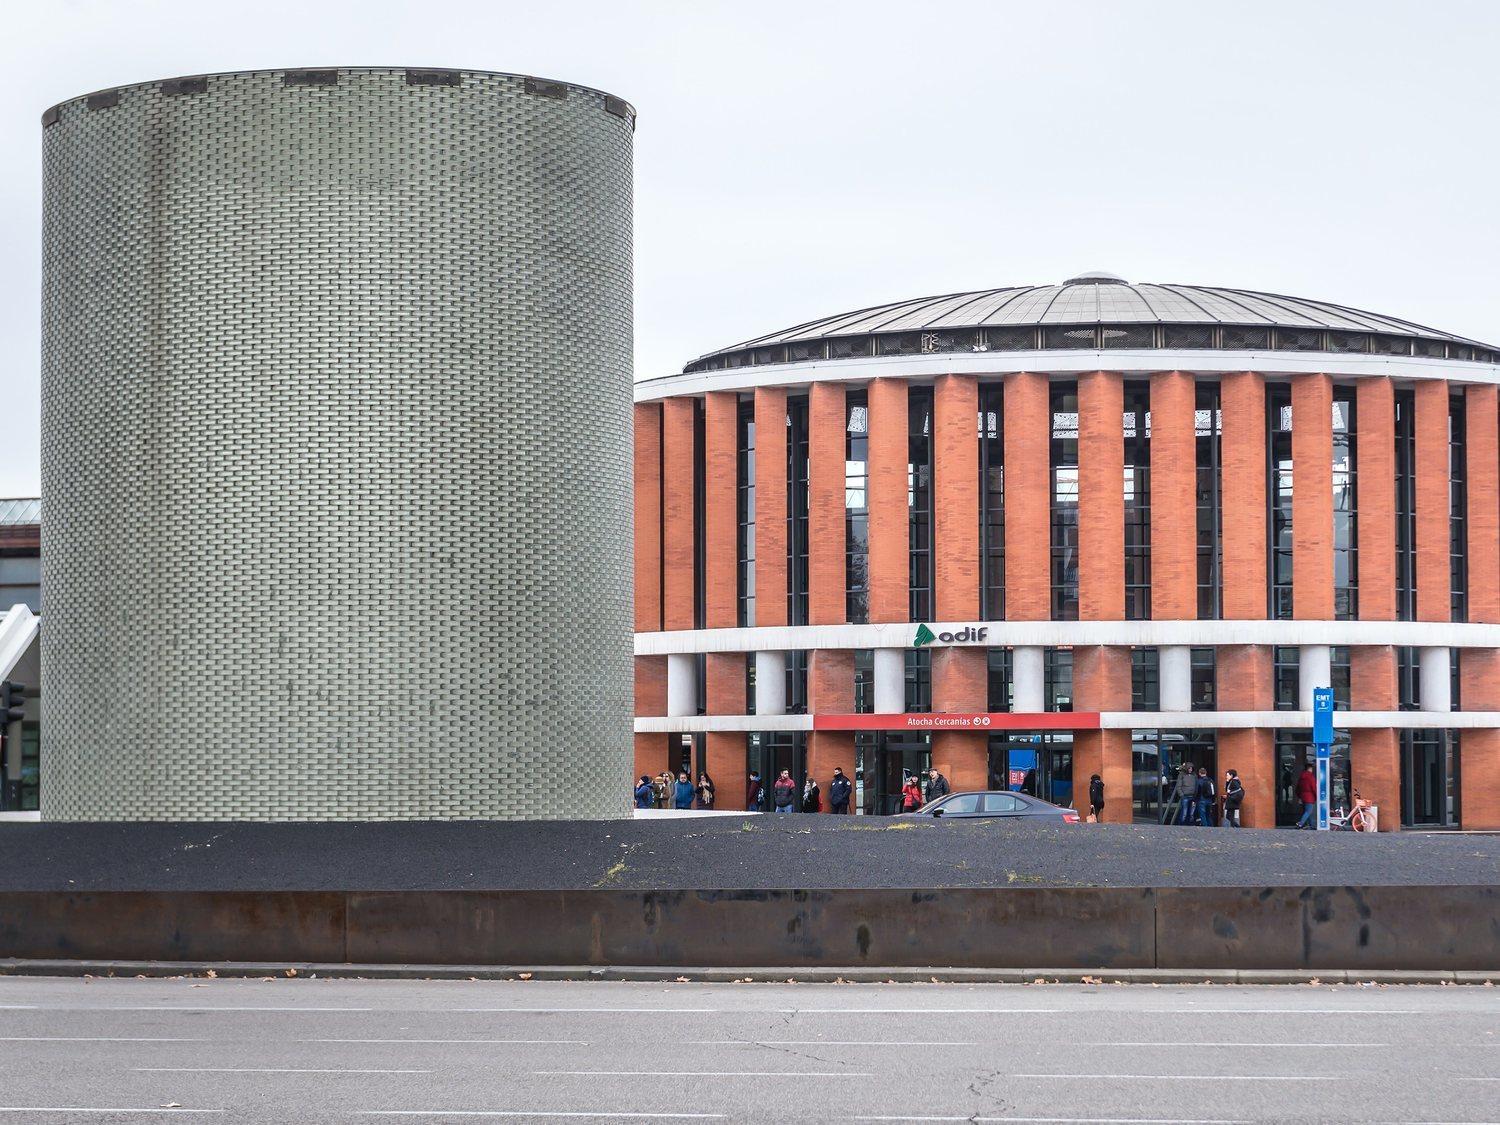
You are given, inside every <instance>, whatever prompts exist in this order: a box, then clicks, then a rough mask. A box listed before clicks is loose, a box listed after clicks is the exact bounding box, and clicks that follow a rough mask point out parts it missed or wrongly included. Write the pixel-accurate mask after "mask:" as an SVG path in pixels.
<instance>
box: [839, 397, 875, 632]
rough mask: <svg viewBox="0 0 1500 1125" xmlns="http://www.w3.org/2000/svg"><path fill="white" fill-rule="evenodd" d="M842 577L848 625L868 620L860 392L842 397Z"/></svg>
mask: <svg viewBox="0 0 1500 1125" xmlns="http://www.w3.org/2000/svg"><path fill="white" fill-rule="evenodd" d="M845 403H846V404H847V405H846V410H847V412H848V414H847V424H846V425H845V443H844V580H845V586H846V590H847V593H846V597H845V608H846V612H847V614H848V618H849V621H850V623H851V624H854V625H863V624H865V623H866V622H868V621H869V620H870V492H869V485H870V411H869V409H868V407H867V406H866V400H865V395H864V392H862V391H861V392H859V393H852V394H850V395H849V396H848V397H847V398H846V399H845Z"/></svg>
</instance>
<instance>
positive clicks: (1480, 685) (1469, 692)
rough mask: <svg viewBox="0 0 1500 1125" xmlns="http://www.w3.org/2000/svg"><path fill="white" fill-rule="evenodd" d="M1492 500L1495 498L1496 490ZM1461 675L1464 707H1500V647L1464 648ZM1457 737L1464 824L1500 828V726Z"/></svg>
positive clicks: (1492, 708) (1477, 708)
mask: <svg viewBox="0 0 1500 1125" xmlns="http://www.w3.org/2000/svg"><path fill="white" fill-rule="evenodd" d="M1472 463H1473V461H1472V459H1471V460H1470V464H1472ZM1470 487H1471V488H1472V487H1473V486H1472V485H1471V486H1470ZM1490 502H1491V503H1494V502H1495V500H1494V497H1493V494H1492V495H1491V500H1490ZM1471 574H1472V572H1471ZM1472 588H1473V587H1472V585H1471V586H1470V589H1472ZM1458 676H1459V688H1458V691H1459V698H1460V699H1461V700H1462V702H1463V708H1464V710H1465V711H1500V651H1497V650H1495V649H1492V648H1485V649H1477V648H1466V649H1464V650H1463V652H1462V653H1461V654H1460V655H1459V658H1458ZM1458 737H1459V740H1460V741H1459V746H1460V748H1461V752H1462V754H1463V770H1464V776H1463V805H1462V808H1461V810H1460V814H1461V816H1462V819H1463V827H1465V828H1468V829H1479V828H1483V829H1489V830H1494V829H1500V730H1497V729H1495V728H1494V727H1485V728H1477V729H1474V730H1465V731H1460V732H1459V736H1458ZM1382 819H1384V818H1382Z"/></svg>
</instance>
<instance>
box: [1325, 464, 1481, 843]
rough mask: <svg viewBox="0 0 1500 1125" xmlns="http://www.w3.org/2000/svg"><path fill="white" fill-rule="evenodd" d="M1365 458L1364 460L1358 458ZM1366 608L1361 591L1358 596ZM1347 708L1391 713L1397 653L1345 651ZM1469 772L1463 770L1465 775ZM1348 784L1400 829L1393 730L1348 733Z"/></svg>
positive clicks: (1385, 825)
mask: <svg viewBox="0 0 1500 1125" xmlns="http://www.w3.org/2000/svg"><path fill="white" fill-rule="evenodd" d="M1361 457H1363V454H1361ZM1360 608H1361V610H1363V608H1364V590H1363V589H1361V590H1360ZM1349 692H1350V703H1351V705H1352V707H1353V709H1354V710H1355V711H1394V710H1396V709H1397V706H1398V703H1399V700H1400V696H1399V694H1398V690H1397V686H1396V650H1395V649H1394V648H1392V647H1391V646H1390V645H1355V646H1353V647H1352V648H1350V649H1349ZM1465 772H1467V770H1466V771H1465ZM1349 774H1350V778H1349V780H1350V784H1351V785H1352V786H1353V788H1354V789H1355V790H1356V791H1357V792H1358V793H1359V795H1360V796H1361V797H1363V798H1364V799H1365V800H1367V801H1373V802H1374V803H1375V804H1377V805H1379V806H1380V830H1381V831H1382V832H1396V831H1398V830H1399V829H1400V828H1401V758H1400V739H1399V736H1398V734H1397V732H1396V730H1395V729H1393V728H1391V727H1378V728H1368V727H1356V728H1355V729H1354V730H1352V731H1350V732H1349Z"/></svg>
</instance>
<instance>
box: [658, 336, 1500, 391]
mask: <svg viewBox="0 0 1500 1125" xmlns="http://www.w3.org/2000/svg"><path fill="white" fill-rule="evenodd" d="M1022 371H1027V372H1032V373H1034V374H1037V375H1080V374H1082V373H1084V372H1087V371H1114V372H1118V373H1120V374H1121V375H1128V376H1130V377H1132V378H1138V377H1140V376H1143V375H1151V374H1155V373H1157V372H1162V371H1186V372H1189V373H1190V374H1195V375H1226V374H1230V373H1232V372H1236V371H1258V372H1260V373H1261V374H1263V375H1271V376H1283V375H1285V376H1290V375H1315V374H1323V375H1332V376H1334V377H1335V378H1348V379H1359V378H1369V377H1371V376H1389V377H1390V378H1392V379H1415V380H1426V379H1446V380H1448V381H1449V382H1452V383H1500V366H1496V365H1495V364H1492V363H1475V362H1473V361H1470V360H1461V359H1433V358H1424V357H1421V356H1392V355H1361V354H1359V353H1356V352H1278V351H1252V352H1231V351H1219V350H1217V349H1214V350H1183V351H1164V350H1161V349H1158V348H1133V349H1124V348H1122V349H1120V350H1119V351H1116V350H1114V349H1110V350H1108V351H1100V350H1096V349H1090V350H1088V351H1029V352H947V353H943V354H940V355H883V356H853V357H850V358H848V359H817V360H805V361H803V362H800V363H771V364H762V365H758V366H754V367H732V368H729V369H727V370H723V371H697V372H694V373H693V374H691V375H683V374H676V375H663V376H659V377H657V378H652V379H642V380H640V381H639V382H637V383H636V384H635V401H636V402H655V401H657V400H658V399H664V398H672V397H674V396H679V395H701V394H707V393H708V392H710V391H748V390H754V389H755V388H756V387H785V386H804V385H806V384H809V383H863V382H865V381H867V380H870V379H881V378H898V379H915V380H917V381H925V380H928V379H934V378H936V377H937V376H939V375H979V376H986V375H992V376H995V377H997V378H998V377H1000V376H1002V375H1013V374H1016V373H1018V372H1022Z"/></svg>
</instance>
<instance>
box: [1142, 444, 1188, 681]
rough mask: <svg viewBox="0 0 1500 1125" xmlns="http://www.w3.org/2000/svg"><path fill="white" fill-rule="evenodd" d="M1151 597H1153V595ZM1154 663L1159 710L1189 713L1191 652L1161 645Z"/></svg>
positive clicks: (1180, 647) (1184, 648)
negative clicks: (1159, 688) (1158, 692)
mask: <svg viewBox="0 0 1500 1125" xmlns="http://www.w3.org/2000/svg"><path fill="white" fill-rule="evenodd" d="M1153 432H1154V431H1153ZM1152 596H1153V597H1155V594H1154V593H1153V595H1152ZM1195 612H1196V611H1195ZM1156 661H1157V667H1156V674H1157V680H1158V683H1159V684H1160V686H1161V709H1162V710H1163V711H1191V710H1192V709H1193V650H1192V649H1191V648H1189V647H1188V646H1187V645H1163V646H1162V647H1161V648H1159V649H1157V650H1156Z"/></svg>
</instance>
